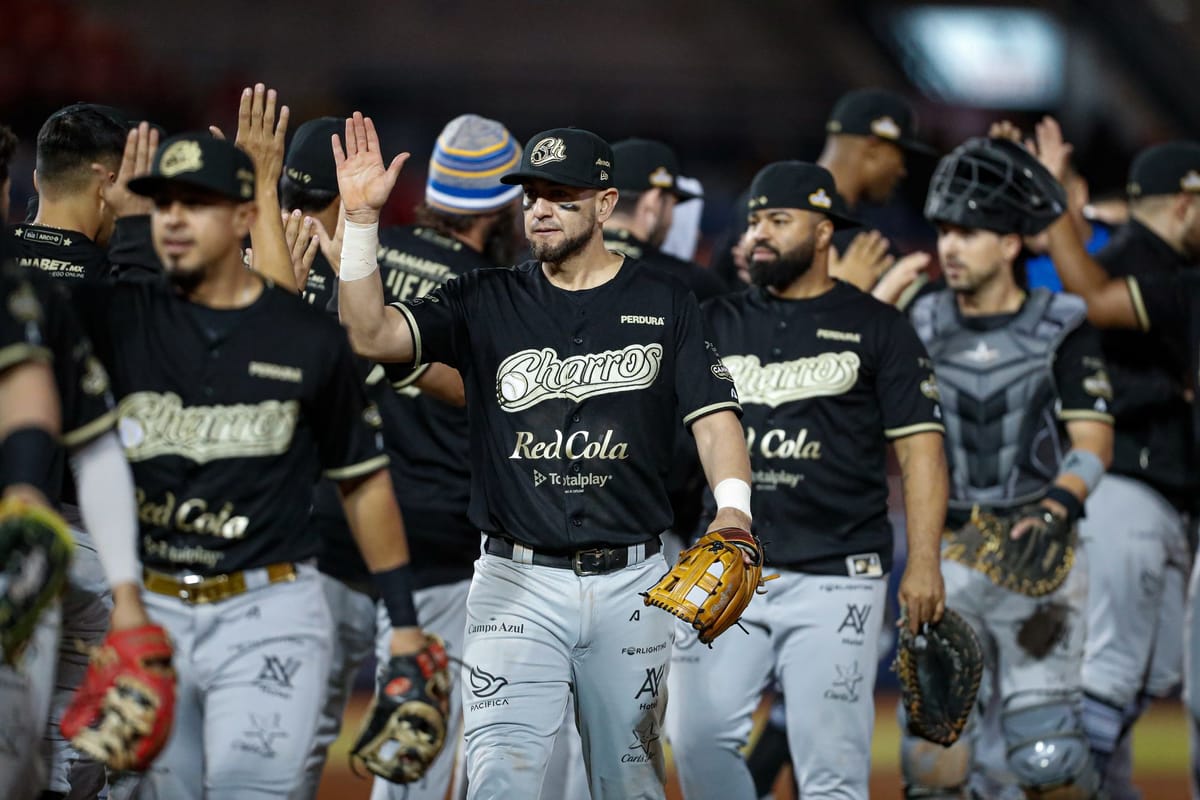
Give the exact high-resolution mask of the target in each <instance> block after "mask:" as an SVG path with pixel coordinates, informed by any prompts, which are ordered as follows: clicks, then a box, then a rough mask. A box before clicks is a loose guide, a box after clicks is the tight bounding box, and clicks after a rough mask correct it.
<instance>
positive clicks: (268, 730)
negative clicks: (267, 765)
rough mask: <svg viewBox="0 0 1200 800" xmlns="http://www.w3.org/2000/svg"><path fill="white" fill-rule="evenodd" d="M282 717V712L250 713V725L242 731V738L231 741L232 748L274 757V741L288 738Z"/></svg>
mask: <svg viewBox="0 0 1200 800" xmlns="http://www.w3.org/2000/svg"><path fill="white" fill-rule="evenodd" d="M282 717H283V715H282V714H251V715H250V725H249V727H248V728H247V729H246V730H243V731H242V738H241V739H239V740H237V741H235V742H234V743H233V747H234V749H235V750H241V751H243V752H246V753H254V754H255V755H259V756H262V757H263V758H274V757H275V754H276V752H277V751H276V750H275V742H276V741H277V740H279V739H286V738H288V735H287V733H286V732H285V731H284V730H283V719H282Z"/></svg>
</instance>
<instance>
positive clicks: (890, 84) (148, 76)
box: [0, 0, 1200, 798]
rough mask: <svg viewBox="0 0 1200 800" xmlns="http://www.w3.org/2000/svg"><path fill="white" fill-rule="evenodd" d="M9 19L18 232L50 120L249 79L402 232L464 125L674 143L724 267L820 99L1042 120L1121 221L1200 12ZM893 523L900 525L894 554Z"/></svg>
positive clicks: (916, 242) (1179, 786) (452, 10)
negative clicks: (385, 180)
mask: <svg viewBox="0 0 1200 800" xmlns="http://www.w3.org/2000/svg"><path fill="white" fill-rule="evenodd" d="M0 18H2V19H3V20H4V24H3V25H0V109H3V112H2V114H0V121H3V122H4V123H7V124H9V125H10V126H11V127H13V129H14V130H15V131H16V132H17V133H18V135H19V136H20V137H21V140H22V144H21V147H20V149H19V150H18V154H17V158H16V160H15V162H14V164H13V166H12V175H13V184H14V187H13V193H14V196H13V209H14V211H13V213H14V215H18V217H17V218H15V219H13V220H9V221H10V222H14V221H17V219H19V215H21V214H22V210H23V209H24V208H25V201H26V200H27V199H28V197H29V196H30V195H31V194H32V192H33V186H32V180H31V173H32V167H33V149H32V143H33V140H34V137H35V136H36V133H37V129H38V127H39V126H40V125H41V123H42V121H43V120H44V119H45V118H46V116H47V115H48V114H49V113H50V112H51V111H53V110H55V109H56V108H59V107H61V106H63V105H65V104H67V103H70V102H73V101H77V100H93V101H98V102H104V103H109V104H112V105H115V106H118V107H120V108H122V109H124V110H125V111H127V112H129V113H130V115H131V116H132V117H133V118H146V119H150V120H152V121H154V122H157V123H159V124H160V125H162V126H163V127H164V128H166V129H167V130H168V131H169V132H175V131H180V130H186V129H197V128H203V127H205V126H206V125H208V124H217V125H220V126H221V127H223V128H224V129H225V130H227V131H231V130H232V129H233V128H234V127H236V126H235V124H234V115H235V111H236V106H237V96H238V91H239V90H240V89H241V87H242V86H245V85H249V84H251V83H253V82H255V81H263V82H266V83H267V85H268V86H272V87H275V88H277V89H278V90H279V91H280V95H281V97H282V100H283V102H285V103H287V104H288V105H289V106H290V107H291V109H292V127H293V128H294V127H295V125H297V124H298V123H299V122H302V121H304V120H306V119H309V118H312V117H315V116H323V115H345V114H347V113H349V112H350V111H352V110H356V109H358V110H362V111H363V112H365V113H367V114H370V115H372V116H373V117H374V118H375V119H376V122H377V124H378V126H379V128H380V131H381V136H382V139H383V143H384V148H385V150H388V151H390V152H396V151H399V150H402V149H403V150H409V151H411V152H412V154H413V160H412V161H411V162H410V166H409V167H408V168H407V169H406V171H405V173H404V176H403V177H402V179H401V186H400V187H398V189H397V191H396V193H395V195H394V196H393V199H392V201H391V203H390V204H389V208H388V212H387V213H388V217H389V218H390V220H391V221H393V222H404V221H407V220H408V219H409V214H410V211H411V208H412V206H413V205H414V204H415V203H416V202H417V200H418V199H419V198H420V196H421V193H422V189H423V183H424V178H425V175H424V163H425V161H427V158H428V155H429V153H430V150H431V149H432V145H433V139H434V137H435V136H436V134H437V132H438V131H439V130H440V129H441V127H442V126H443V125H444V124H445V123H446V122H447V121H448V120H449V119H451V118H452V117H454V116H456V115H458V114H460V113H464V112H467V111H471V112H475V113H479V114H483V115H485V116H489V117H493V118H495V119H498V120H501V121H502V122H504V123H505V124H506V125H507V126H508V127H509V128H510V129H511V130H512V131H513V133H514V134H515V135H516V136H517V138H518V139H521V140H524V139H526V138H527V137H528V136H529V135H531V134H532V133H534V132H536V131H538V130H541V129H544V128H547V127H552V126H559V125H576V126H579V127H585V128H589V129H591V130H594V131H596V132H597V133H599V134H600V135H602V136H604V137H606V138H608V139H609V140H610V141H611V140H616V139H620V138H624V137H626V136H634V135H637V136H648V137H654V138H660V139H663V140H665V141H668V142H670V143H671V144H672V145H674V147H675V148H676V150H677V151H678V153H679V155H680V159H681V163H682V165H683V172H684V173H685V174H687V175H690V176H693V177H696V178H698V179H699V180H700V181H701V182H702V184H703V186H704V189H705V193H706V199H705V204H704V212H703V217H702V225H701V242H700V246H699V249H698V251H697V260H698V261H700V262H701V263H707V262H708V261H709V260H710V259H711V258H712V257H713V256H714V255H716V253H714V250H715V249H716V248H718V247H719V243H720V242H721V241H722V239H723V236H724V233H725V231H726V229H727V228H728V227H729V226H730V225H731V224H732V223H733V220H732V217H733V210H732V208H733V203H734V199H735V198H736V196H737V195H738V194H739V193H740V192H741V191H742V190H743V189H744V188H745V187H746V185H747V184H748V182H749V179H750V178H751V176H752V175H753V174H754V172H755V171H756V170H757V169H758V168H759V167H760V166H762V165H763V164H765V163H767V162H769V161H772V160H776V159H780V158H803V159H809V160H811V159H815V158H816V156H817V155H818V153H819V151H820V147H821V142H822V140H823V138H824V122H825V118H826V115H827V113H828V111H829V109H830V107H831V106H832V104H833V102H834V100H835V99H836V98H837V97H838V96H839V95H840V94H841V93H843V92H845V91H847V90H849V89H852V88H856V87H861V86H884V87H887V88H891V89H895V90H898V91H900V92H902V93H904V94H906V95H907V96H908V97H910V98H911V99H912V100H913V101H914V103H915V105H916V107H917V108H918V111H919V114H920V119H921V128H922V138H924V139H926V140H927V141H929V142H931V143H932V144H934V145H936V146H938V147H939V148H940V149H942V150H948V149H950V148H952V147H953V146H954V145H955V144H957V143H958V142H960V141H961V140H962V139H964V138H966V137H967V136H970V135H975V134H980V133H983V132H984V131H986V128H987V124H988V123H989V122H991V121H993V120H996V119H999V118H1004V117H1007V118H1011V119H1014V120H1016V121H1017V122H1018V123H1021V124H1025V125H1028V124H1029V123H1031V122H1032V121H1034V120H1035V119H1037V118H1038V117H1040V115H1041V114H1043V113H1046V112H1051V113H1054V114H1055V115H1056V116H1058V117H1059V119H1060V120H1061V121H1062V122H1063V125H1064V128H1065V130H1066V132H1067V136H1068V137H1069V138H1070V140H1071V141H1073V142H1074V143H1075V145H1076V162H1077V166H1078V168H1079V170H1080V172H1081V173H1082V174H1083V175H1084V176H1085V177H1087V178H1088V180H1089V181H1090V183H1091V190H1092V197H1093V200H1094V201H1097V206H1101V205H1102V201H1104V200H1105V199H1106V198H1113V199H1116V200H1117V201H1118V202H1117V204H1116V205H1117V206H1118V213H1119V198H1120V196H1121V195H1122V193H1123V188H1124V184H1125V173H1126V169H1127V166H1128V163H1129V160H1130V158H1131V156H1132V154H1133V153H1134V152H1136V151H1137V150H1138V149H1140V148H1142V147H1144V146H1146V145H1148V144H1152V143H1154V142H1157V141H1161V140H1165V139H1169V138H1178V137H1192V138H1196V137H1197V136H1198V133H1197V132H1198V131H1200V81H1196V80H1195V79H1194V76H1196V75H1200V0H1135V2H1129V0H1057V1H1056V2H1041V3H1038V2H1026V3H1020V2H1008V3H1003V4H999V3H968V2H965V0H960V2H957V3H954V4H947V3H937V2H923V3H912V2H857V1H856V0H840V1H839V0H791V1H790V2H788V0H753V2H744V3H715V2H694V1H693V2H689V1H688V0H607V2H603V3H586V4H584V3H571V2H566V1H565V0H544V1H543V2H492V1H489V0H442V1H441V2H436V3H434V2H414V1H413V0H407V1H403V2H395V0H393V1H392V2H383V0H359V2H356V3H352V4H351V3H323V4H299V3H294V2H291V3H285V2H281V0H257V2H245V0H205V2H203V3H148V2H145V1H144V0H89V1H88V2H81V1H80V2H76V1H74V0H0ZM934 163H935V162H934V161H933V160H932V159H926V160H922V159H921V158H920V157H910V158H909V167H908V168H909V177H908V180H907V181H906V182H905V183H904V184H903V185H902V186H901V189H900V191H899V192H898V194H897V195H896V197H895V198H894V199H893V200H892V201H891V202H890V203H888V204H887V205H886V206H882V207H871V208H866V209H863V210H862V214H861V216H862V217H863V218H864V219H865V220H867V221H868V222H873V223H875V224H879V225H881V226H882V227H884V228H886V229H887V230H888V231H889V232H891V233H893V235H892V240H893V243H894V244H895V245H897V246H898V247H899V249H901V250H904V251H907V250H914V249H931V248H932V244H933V231H932V229H931V228H929V226H927V225H926V224H925V222H924V221H923V219H922V218H921V214H920V211H921V206H922V203H923V199H924V194H925V189H926V186H927V184H928V178H929V175H930V173H931V172H932V169H933V166H934ZM893 496H894V497H898V493H896V492H893ZM896 520H897V522H898V523H902V516H901V515H900V514H899V513H898V514H897V515H896ZM901 534H902V527H901V526H900V525H898V536H897V543H898V547H900V548H902V547H903V537H902V535H901ZM900 568H901V564H900V563H898V564H897V569H896V573H895V574H897V575H898V574H899V572H900ZM369 676H370V671H369V669H365V670H364V673H363V676H362V678H363V681H362V688H363V690H364V691H366V690H367V689H369V684H370V679H369ZM880 676H881V678H880V684H881V687H880V688H881V691H882V693H881V700H880V706H879V709H880V713H879V718H878V723H877V732H878V733H877V737H876V742H875V758H874V774H875V776H876V778H877V780H875V781H874V785H875V787H876V790H877V793H878V795H879V796H895V793H896V790H897V787H898V783H897V767H896V754H897V744H896V743H897V731H896V725H895V721H894V713H893V712H894V702H895V701H894V696H892V695H890V694H888V691H889V688H890V687H894V682H893V681H892V678H891V675H890V673H888V672H887V670H886V669H884V670H881V673H880ZM364 697H365V695H363V696H360V697H359V698H357V699H356V700H355V704H354V706H353V708H352V709H351V713H350V715H349V717H348V722H349V723H350V725H349V727H350V729H353V727H354V724H355V723H356V721H357V717H358V715H359V714H361V712H362V710H363V702H364ZM1186 736H1187V735H1186V727H1185V724H1184V721H1183V717H1182V711H1181V709H1180V706H1179V704H1178V702H1165V703H1160V704H1159V705H1157V706H1156V707H1155V708H1154V709H1153V710H1152V712H1151V713H1150V714H1149V715H1148V716H1147V718H1145V719H1144V721H1143V722H1142V723H1141V724H1140V725H1139V728H1138V731H1137V735H1136V740H1135V757H1136V773H1137V777H1138V781H1139V783H1141V785H1142V786H1143V789H1144V791H1145V792H1146V797H1147V798H1182V797H1185V796H1186V793H1187V790H1186V786H1187V738H1186ZM345 745H346V737H345V736H344V737H343V738H342V739H341V740H340V741H339V747H338V748H337V749H335V753H334V754H333V756H332V757H331V759H330V768H329V775H328V780H327V784H326V787H327V789H328V791H326V792H323V795H322V796H324V797H330V798H333V797H338V798H350V797H366V796H367V793H368V783H367V782H365V781H356V780H355V779H354V778H353V776H352V775H351V774H350V773H349V771H348V769H347V768H346V763H347V762H346V757H345V753H346V747H345ZM779 796H780V797H785V796H790V795H786V794H780V795H779Z"/></svg>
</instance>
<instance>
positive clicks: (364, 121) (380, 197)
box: [331, 111, 409, 225]
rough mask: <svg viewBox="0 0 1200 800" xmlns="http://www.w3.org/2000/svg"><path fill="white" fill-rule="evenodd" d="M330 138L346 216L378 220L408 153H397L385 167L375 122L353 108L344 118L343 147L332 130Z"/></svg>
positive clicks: (359, 220)
mask: <svg viewBox="0 0 1200 800" xmlns="http://www.w3.org/2000/svg"><path fill="white" fill-rule="evenodd" d="M331 141H332V145H333V160H334V162H335V163H336V164H337V176H338V191H339V192H340V194H341V196H342V205H343V206H344V207H345V209H346V219H348V220H350V221H351V222H355V223H358V224H362V225H369V224H371V223H374V222H378V221H379V212H380V210H381V209H382V208H383V205H384V203H386V202H387V199H388V196H389V195H391V193H392V188H393V187H394V186H395V185H396V180H397V179H398V178H399V177H400V170H401V169H402V168H403V167H404V162H405V161H407V160H408V155H409V154H408V153H401V154H400V155H398V156H396V157H395V158H393V159H392V163H391V164H389V165H388V166H387V167H386V168H385V167H384V166H383V153H382V152H381V151H380V149H379V135H378V134H377V133H376V132H375V123H373V122H372V121H371V118H370V117H364V116H363V115H362V114H361V113H359V112H357V111H355V112H354V116H353V117H351V118H349V119H347V120H346V142H345V148H344V149H343V147H342V141H341V139H340V138H339V137H338V135H337V134H336V133H335V134H334V135H333V137H332V140H331Z"/></svg>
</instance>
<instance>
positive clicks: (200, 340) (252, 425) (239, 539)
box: [73, 282, 387, 575]
mask: <svg viewBox="0 0 1200 800" xmlns="http://www.w3.org/2000/svg"><path fill="white" fill-rule="evenodd" d="M73 299H74V302H75V305H76V308H77V309H78V310H79V315H80V319H81V321H82V322H83V324H84V327H85V328H86V329H87V331H88V332H89V333H90V334H91V336H92V339H93V342H94V344H95V346H96V351H97V353H98V354H99V355H100V358H101V360H102V361H104V362H105V363H106V364H107V365H108V367H109V373H110V375H111V376H112V381H113V387H114V393H115V394H116V397H117V404H118V405H117V412H118V423H117V425H118V433H119V434H120V437H121V442H122V444H123V445H124V448H125V454H126V457H127V458H128V459H129V462H130V465H131V466H132V468H133V476H134V483H135V486H136V492H137V502H138V517H139V520H140V523H141V525H140V527H141V534H142V540H141V555H142V560H143V563H145V565H146V566H147V567H150V568H152V569H158V570H164V571H182V570H186V571H189V572H193V573H196V574H200V575H212V574H218V573H225V572H230V571H233V570H240V569H247V568H251V567H258V566H263V565H266V564H271V563H275V562H280V561H297V560H301V559H305V558H310V557H313V556H315V555H316V551H317V544H318V542H317V540H316V538H315V537H312V536H309V535H305V527H306V524H307V517H308V512H309V505H310V502H311V498H312V487H313V484H314V483H316V480H317V477H318V475H319V474H321V472H322V471H323V472H324V474H325V475H326V476H328V477H330V478H332V479H334V480H346V479H353V478H357V477H362V476H365V475H368V474H370V473H372V472H375V471H376V470H379V469H382V468H384V467H385V466H386V464H387V457H386V456H385V455H384V454H383V453H382V451H381V450H380V448H379V445H378V443H377V442H376V441H375V436H374V434H373V433H372V431H371V429H370V427H369V426H368V424H367V422H366V417H367V416H369V415H370V414H371V413H373V411H372V409H370V408H369V407H368V405H367V403H366V399H365V397H364V395H363V390H362V382H361V380H360V379H359V377H358V375H357V374H356V372H355V367H354V360H353V356H352V354H351V352H350V345H349V342H348V341H347V339H346V335H345V332H344V331H343V330H342V329H341V327H340V326H339V325H338V324H337V323H336V322H335V321H333V320H332V319H329V318H328V317H327V316H326V315H324V314H322V313H319V312H317V311H314V310H313V309H311V308H310V307H309V306H308V305H307V304H306V303H304V302H303V301H301V300H300V299H299V298H297V297H295V296H294V295H291V294H290V293H288V292H285V291H284V290H282V289H279V288H276V287H274V286H273V285H270V284H267V285H266V286H265V287H264V289H263V291H262V294H261V295H260V296H259V297H258V299H257V300H255V301H254V302H253V303H252V304H251V305H249V306H247V307H246V308H241V309H227V310H226V309H213V308H209V307H207V306H201V305H198V304H196V303H191V302H188V301H187V300H185V299H183V298H182V297H181V296H179V295H178V294H177V293H175V292H174V291H172V290H171V289H170V288H168V287H167V286H165V285H162V284H159V283H150V282H125V283H118V284H116V285H111V284H110V285H97V286H86V287H81V288H80V289H78V290H77V291H75V292H74V293H73Z"/></svg>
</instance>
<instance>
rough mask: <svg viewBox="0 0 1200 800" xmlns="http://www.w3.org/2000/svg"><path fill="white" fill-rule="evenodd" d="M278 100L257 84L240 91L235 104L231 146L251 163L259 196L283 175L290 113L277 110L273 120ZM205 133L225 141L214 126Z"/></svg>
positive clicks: (274, 184)
mask: <svg viewBox="0 0 1200 800" xmlns="http://www.w3.org/2000/svg"><path fill="white" fill-rule="evenodd" d="M278 99H279V96H278V93H277V92H276V91H275V90H274V89H268V88H267V87H266V86H265V85H264V84H261V83H257V84H255V85H254V88H253V89H251V88H250V87H246V88H245V89H242V97H241V100H240V101H239V102H238V127H237V138H236V139H234V142H233V143H234V144H236V145H237V146H238V147H240V148H242V149H243V150H245V151H246V153H247V154H248V155H249V156H250V160H251V161H253V162H254V178H255V183H256V184H257V186H256V189H257V191H259V192H261V191H263V190H264V189H265V190H267V191H270V192H274V191H275V189H276V187H277V186H278V185H279V176H280V174H281V173H282V172H283V153H284V143H285V140H286V138H287V126H288V118H289V117H290V116H291V112H290V111H289V109H288V107H287V106H281V107H280V108H279V118H278V119H276V117H275V107H276V103H277V102H278ZM208 131H209V133H211V134H212V135H213V136H215V137H217V138H218V139H224V138H225V134H224V133H223V132H222V131H221V129H220V128H218V127H217V126H216V125H209V126H208Z"/></svg>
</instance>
